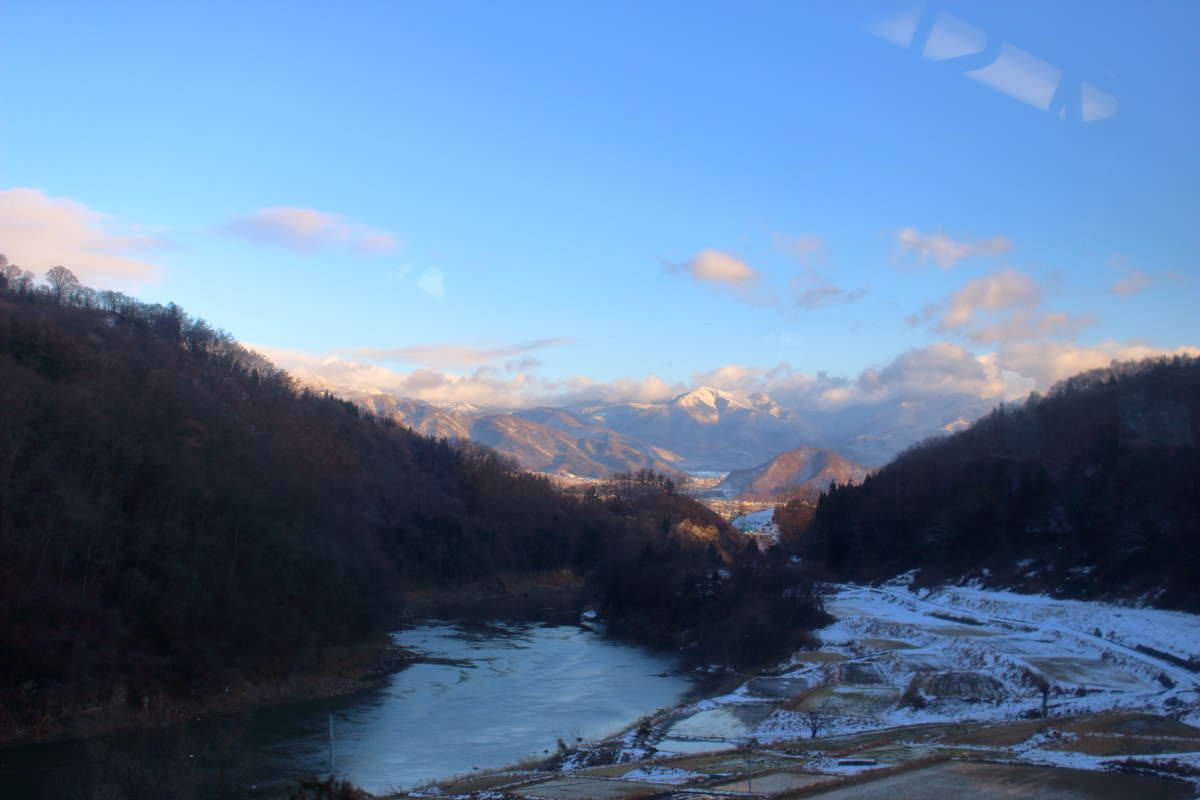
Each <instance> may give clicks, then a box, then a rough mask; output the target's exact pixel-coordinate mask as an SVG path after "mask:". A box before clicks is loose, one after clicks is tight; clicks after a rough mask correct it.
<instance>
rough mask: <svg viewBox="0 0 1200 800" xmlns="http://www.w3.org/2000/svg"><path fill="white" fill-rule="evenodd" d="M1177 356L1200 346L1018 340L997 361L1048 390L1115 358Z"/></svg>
mask: <svg viewBox="0 0 1200 800" xmlns="http://www.w3.org/2000/svg"><path fill="white" fill-rule="evenodd" d="M1173 355H1191V356H1200V348H1198V347H1189V346H1182V347H1176V348H1173V349H1170V348H1159V347H1152V346H1150V345H1147V344H1140V343H1133V342H1118V341H1115V340H1111V339H1110V340H1107V341H1104V342H1099V343H1098V344H1094V345H1087V346H1084V345H1078V344H1075V343H1073V342H1046V341H1042V342H1014V343H1011V344H1007V345H1005V346H1004V347H1003V348H1001V350H1000V352H999V354H998V357H997V361H998V363H999V364H1000V365H1001V366H1002V367H1003V368H1004V369H1009V370H1012V371H1014V372H1018V373H1020V374H1021V375H1024V376H1026V377H1028V378H1032V379H1033V380H1034V381H1035V382H1036V384H1037V388H1038V389H1040V390H1045V389H1048V388H1050V386H1051V385H1053V384H1054V383H1055V382H1056V381H1060V380H1062V379H1063V378H1068V377H1070V376H1071V375H1074V374H1075V373H1077V372H1083V371H1084V370H1089V369H1097V368H1099V367H1107V366H1108V365H1109V363H1110V362H1112V361H1114V360H1116V361H1136V360H1139V359H1143V358H1150V357H1152V356H1173Z"/></svg>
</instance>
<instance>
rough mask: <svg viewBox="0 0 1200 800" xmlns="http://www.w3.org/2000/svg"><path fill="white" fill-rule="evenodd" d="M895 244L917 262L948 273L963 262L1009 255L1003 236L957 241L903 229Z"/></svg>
mask: <svg viewBox="0 0 1200 800" xmlns="http://www.w3.org/2000/svg"><path fill="white" fill-rule="evenodd" d="M896 242H897V244H899V245H900V247H901V248H902V249H904V250H906V251H909V252H912V253H916V254H917V257H918V258H920V260H921V261H933V262H934V263H935V264H937V265H938V266H939V267H941V268H942V269H950V268H952V267H953V266H954V265H955V264H957V263H958V262H959V261H962V260H963V259H966V258H986V257H988V256H998V255H1003V254H1004V253H1007V252H1010V251H1011V250H1012V249H1013V243H1012V240H1011V239H1009V238H1008V237H1006V236H993V237H992V238H991V239H979V240H976V241H958V240H956V239H951V238H950V237H949V236H947V235H946V234H945V233H943V232H942V231H937V232H936V233H919V232H918V231H917V229H916V228H905V229H903V230H902V231H900V233H899V234H898V235H897V236H896Z"/></svg>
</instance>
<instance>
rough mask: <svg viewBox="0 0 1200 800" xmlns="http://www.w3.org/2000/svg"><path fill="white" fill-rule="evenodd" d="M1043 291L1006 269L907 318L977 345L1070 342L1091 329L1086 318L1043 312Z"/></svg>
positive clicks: (974, 282) (975, 281)
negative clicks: (1058, 339)
mask: <svg viewBox="0 0 1200 800" xmlns="http://www.w3.org/2000/svg"><path fill="white" fill-rule="evenodd" d="M1041 303H1042V290H1041V287H1040V286H1039V285H1038V283H1037V281H1035V280H1034V279H1033V278H1031V277H1030V276H1028V275H1026V274H1025V273H1023V272H1018V271H1017V270H1015V269H1012V268H1006V269H1002V270H999V271H997V272H993V273H991V274H990V275H984V276H982V277H980V278H976V279H975V280H973V281H970V282H969V283H967V284H966V286H964V287H963V288H961V289H959V290H958V291H957V292H954V293H952V294H951V295H950V296H949V297H947V298H946V299H945V300H943V301H942V302H940V303H933V304H931V305H928V306H926V307H925V308H924V309H922V310H921V311H920V312H918V313H916V314H913V315H912V316H910V317H909V319H908V321H909V323H910V324H914V325H915V324H919V323H920V322H930V321H933V320H935V319H936V320H937V324H936V325H935V326H934V330H936V331H938V332H940V333H953V334H957V335H959V336H963V337H965V338H966V339H969V340H971V341H973V342H977V343H979V344H993V343H997V342H1006V341H1017V340H1021V339H1038V338H1044V337H1066V338H1071V337H1074V336H1075V335H1076V334H1078V333H1079V331H1081V330H1083V329H1084V328H1087V327H1089V326H1091V325H1093V324H1095V319H1094V318H1093V317H1092V315H1090V314H1083V315H1073V314H1068V313H1066V312H1062V311H1055V312H1042V311H1040V310H1038V309H1039V307H1040V306H1041Z"/></svg>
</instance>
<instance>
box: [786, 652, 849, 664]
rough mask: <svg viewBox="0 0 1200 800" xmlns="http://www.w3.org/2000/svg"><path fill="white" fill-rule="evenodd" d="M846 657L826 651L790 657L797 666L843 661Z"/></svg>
mask: <svg viewBox="0 0 1200 800" xmlns="http://www.w3.org/2000/svg"><path fill="white" fill-rule="evenodd" d="M845 660H846V656H844V655H842V654H841V653H830V652H828V651H826V650H815V651H813V652H811V653H797V654H796V655H794V656H792V661H794V662H795V663H797V664H826V663H830V662H834V661H845Z"/></svg>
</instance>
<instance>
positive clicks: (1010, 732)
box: [942, 719, 1053, 747]
mask: <svg viewBox="0 0 1200 800" xmlns="http://www.w3.org/2000/svg"><path fill="white" fill-rule="evenodd" d="M1050 727H1053V726H1051V725H1050V724H1048V723H1047V722H1046V720H1041V719H1039V720H1033V721H1031V722H1017V723H1013V724H1010V725H994V726H991V727H987V728H979V729H978V730H973V731H967V732H966V733H959V734H954V735H951V736H947V737H945V738H944V739H942V742H943V743H945V744H965V745H976V746H979V747H1012V746H1013V745H1018V744H1020V743H1021V742H1024V741H1026V740H1027V739H1029V737H1031V736H1033V735H1034V734H1036V733H1038V732H1040V731H1042V730H1045V729H1047V728H1050Z"/></svg>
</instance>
